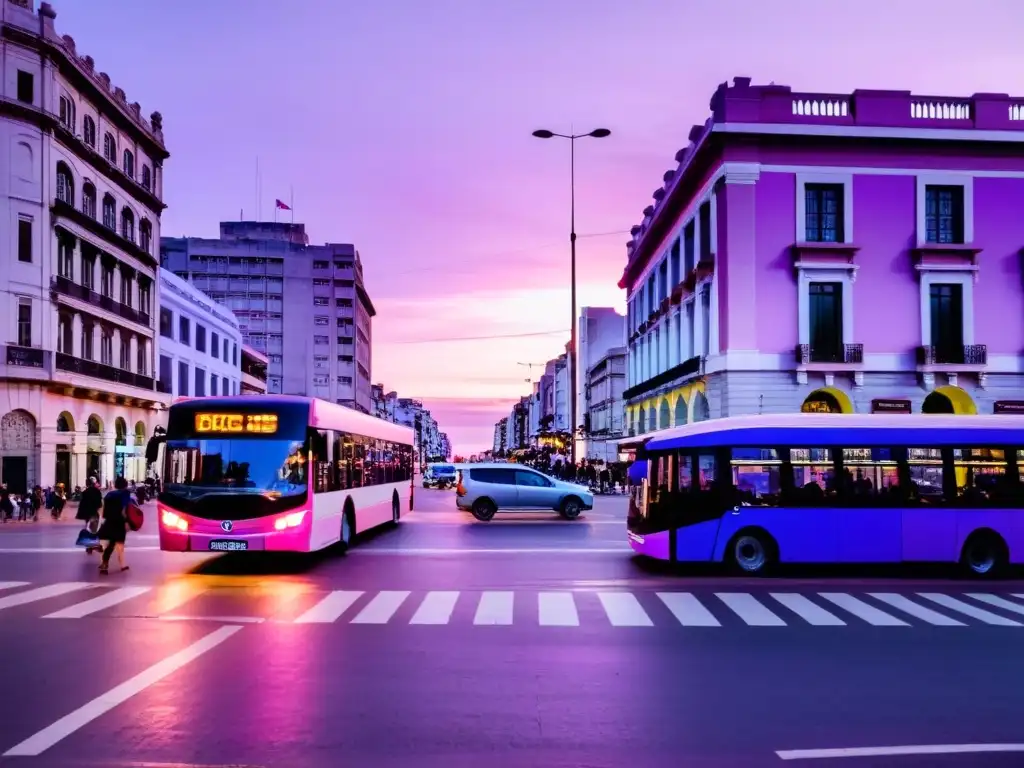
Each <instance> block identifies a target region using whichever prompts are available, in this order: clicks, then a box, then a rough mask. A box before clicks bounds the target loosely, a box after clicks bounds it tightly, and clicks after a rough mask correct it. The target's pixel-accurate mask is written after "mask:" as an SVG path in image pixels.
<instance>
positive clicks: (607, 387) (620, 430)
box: [584, 346, 626, 462]
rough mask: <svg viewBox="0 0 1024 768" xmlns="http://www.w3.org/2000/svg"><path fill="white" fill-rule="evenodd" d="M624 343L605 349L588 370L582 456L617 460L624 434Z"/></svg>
mask: <svg viewBox="0 0 1024 768" xmlns="http://www.w3.org/2000/svg"><path fill="white" fill-rule="evenodd" d="M625 389H626V347H625V346H621V347H616V348H614V349H610V350H608V352H607V353H606V354H605V356H604V357H602V358H601V359H600V360H598V361H597V362H596V363H595V364H594V365H592V366H591V367H590V369H589V370H588V371H587V389H586V392H585V395H586V402H587V408H588V410H587V413H586V415H585V418H584V450H585V453H584V456H585V457H586V458H588V459H602V460H604V461H606V462H611V461H618V458H619V449H618V444H617V443H616V441H617V440H619V439H620V438H622V437H624V436H625V429H624V419H625V412H626V411H625V401H624V400H623V399H622V393H623V391H624V390H625Z"/></svg>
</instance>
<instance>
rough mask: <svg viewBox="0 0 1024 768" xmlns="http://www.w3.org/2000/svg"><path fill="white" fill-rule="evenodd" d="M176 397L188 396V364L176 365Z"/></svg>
mask: <svg viewBox="0 0 1024 768" xmlns="http://www.w3.org/2000/svg"><path fill="white" fill-rule="evenodd" d="M178 395H179V396H181V397H186V396H188V363H178Z"/></svg>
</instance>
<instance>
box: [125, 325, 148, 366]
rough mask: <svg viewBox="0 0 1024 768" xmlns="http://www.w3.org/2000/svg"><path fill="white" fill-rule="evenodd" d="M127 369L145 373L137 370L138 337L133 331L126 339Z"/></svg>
mask: <svg viewBox="0 0 1024 768" xmlns="http://www.w3.org/2000/svg"><path fill="white" fill-rule="evenodd" d="M127 370H129V371H135V373H145V371H140V370H139V337H138V336H136V335H135V334H134V333H133V334H132V335H131V337H130V338H129V339H128V367H127Z"/></svg>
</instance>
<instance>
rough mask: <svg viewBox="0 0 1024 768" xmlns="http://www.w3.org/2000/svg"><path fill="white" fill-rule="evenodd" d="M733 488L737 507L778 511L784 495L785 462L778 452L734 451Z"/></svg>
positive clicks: (737, 449)
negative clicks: (783, 472)
mask: <svg viewBox="0 0 1024 768" xmlns="http://www.w3.org/2000/svg"><path fill="white" fill-rule="evenodd" d="M731 468H732V485H733V488H734V489H735V495H734V499H735V502H736V504H739V505H742V506H752V507H777V506H778V505H779V500H780V498H781V495H782V460H781V459H780V458H779V452H778V451H777V450H776V449H775V448H733V449H732V461H731Z"/></svg>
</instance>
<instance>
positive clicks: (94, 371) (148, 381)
mask: <svg viewBox="0 0 1024 768" xmlns="http://www.w3.org/2000/svg"><path fill="white" fill-rule="evenodd" d="M56 359H57V370H58V371H68V372H69V373H77V374H81V375H82V376H91V377H92V378H94V379H103V380H104V381H110V382H114V383H116V384H127V385H128V386H131V387H138V388H139V389H145V390H147V391H148V392H153V391H155V389H156V387H155V382H154V381H153V379H152V378H150V377H149V376H143V375H142V374H140V373H132V372H131V371H125V370H122V369H120V368H115V367H114V366H112V365H105V364H103V363H97V362H96V361H95V360H84V359H82V358H80V357H74V356H73V355H65V354H64V353H63V352H57V353H56Z"/></svg>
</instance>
